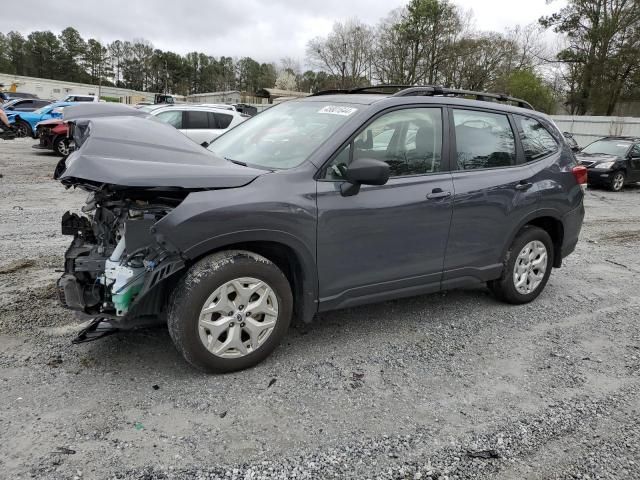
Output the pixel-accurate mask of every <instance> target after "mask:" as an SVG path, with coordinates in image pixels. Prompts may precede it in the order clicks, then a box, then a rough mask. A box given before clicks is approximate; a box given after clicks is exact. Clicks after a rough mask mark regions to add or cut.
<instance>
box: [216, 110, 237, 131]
mask: <svg viewBox="0 0 640 480" xmlns="http://www.w3.org/2000/svg"><path fill="white" fill-rule="evenodd" d="M214 115H215V117H216V123H217V125H218V126H217V127H215V128H223V129H224V128H229V125H231V121H232V120H233V115H226V114H224V113H217V112H216V113H214Z"/></svg>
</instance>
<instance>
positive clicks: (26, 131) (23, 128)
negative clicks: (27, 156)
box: [16, 120, 33, 137]
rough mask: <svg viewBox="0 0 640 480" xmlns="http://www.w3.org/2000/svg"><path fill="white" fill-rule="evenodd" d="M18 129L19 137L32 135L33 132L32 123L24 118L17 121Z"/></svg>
mask: <svg viewBox="0 0 640 480" xmlns="http://www.w3.org/2000/svg"><path fill="white" fill-rule="evenodd" d="M16 131H17V134H18V137H31V136H32V132H33V131H32V130H31V125H29V124H28V123H27V122H25V121H24V120H18V121H17V122H16Z"/></svg>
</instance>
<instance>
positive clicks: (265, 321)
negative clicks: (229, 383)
mask: <svg viewBox="0 0 640 480" xmlns="http://www.w3.org/2000/svg"><path fill="white" fill-rule="evenodd" d="M261 283H262V284H264V287H258V285H259V284H261ZM254 288H256V289H257V290H255V291H256V292H257V293H251V292H252V291H253V290H252V289H254ZM239 290H241V291H240V292H239ZM256 295H258V296H259V298H260V300H259V301H258V300H256ZM232 297H234V298H232ZM238 299H240V300H239V301H237V300H238ZM243 303H246V304H247V305H246V306H245V305H243ZM252 305H253V307H254V308H255V310H256V311H258V310H261V312H262V313H260V312H256V311H254V312H250V311H249V309H250V308H251V306H252ZM206 307H208V310H212V312H207V313H204V315H202V314H203V312H202V310H203V309H205V308H206ZM227 307H229V308H227ZM245 307H246V308H245ZM226 310H231V311H230V312H226ZM220 311H224V312H223V313H219V312H220ZM264 312H269V313H264ZM273 312H275V314H273ZM292 312H293V296H292V293H291V286H290V285H289V281H288V280H287V278H286V277H285V275H284V274H283V273H282V271H280V269H279V268H278V267H277V266H276V265H274V264H273V263H272V262H270V261H269V260H267V259H266V258H264V257H261V256H260V255H256V254H254V253H251V252H247V251H241V250H229V251H225V252H219V253H215V254H213V255H209V256H208V257H205V258H203V259H202V260H200V261H199V262H198V263H196V264H195V265H193V266H192V267H191V268H190V269H189V271H188V272H187V273H186V274H185V275H184V276H183V277H182V278H181V279H180V280H179V282H178V284H177V285H176V287H175V288H174V290H173V292H172V293H171V296H170V298H169V306H168V316H167V324H168V327H169V335H170V336H171V339H172V340H173V343H174V344H175V346H176V348H177V350H178V351H179V352H180V353H181V354H182V356H183V357H184V358H185V359H186V360H187V361H188V362H189V363H191V364H192V365H194V366H195V367H197V368H199V369H201V370H204V371H206V372H212V373H226V372H233V371H237V370H243V369H245V368H249V367H252V366H254V365H256V364H258V363H260V362H261V361H262V360H264V359H265V358H266V357H267V356H269V354H270V353H271V352H272V351H273V350H274V349H275V348H276V347H277V346H278V344H279V343H280V341H281V340H282V338H283V337H284V335H285V334H286V332H287V330H288V328H289V324H290V323H291V316H292ZM201 315H202V319H201ZM243 315H244V316H243ZM260 317H261V318H262V319H260ZM245 322H246V323H245ZM265 325H273V326H272V327H271V328H269V327H265ZM250 326H251V327H250ZM214 329H215V330H214ZM260 330H261V331H260ZM252 332H253V333H252ZM256 332H258V333H256ZM247 337H248V338H247ZM207 342H208V345H209V346H207V345H206V343H207ZM225 346H226V347H225ZM225 348H226V349H225ZM214 351H217V352H218V353H214Z"/></svg>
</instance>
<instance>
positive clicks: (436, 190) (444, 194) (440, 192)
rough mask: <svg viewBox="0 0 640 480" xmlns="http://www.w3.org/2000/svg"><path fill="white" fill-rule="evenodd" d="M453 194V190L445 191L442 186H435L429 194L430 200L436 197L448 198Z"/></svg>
mask: <svg viewBox="0 0 640 480" xmlns="http://www.w3.org/2000/svg"><path fill="white" fill-rule="evenodd" d="M450 196H451V192H445V191H443V190H442V189H441V188H434V189H433V190H431V193H430V194H428V195H427V199H428V200H434V199H436V198H447V197H450Z"/></svg>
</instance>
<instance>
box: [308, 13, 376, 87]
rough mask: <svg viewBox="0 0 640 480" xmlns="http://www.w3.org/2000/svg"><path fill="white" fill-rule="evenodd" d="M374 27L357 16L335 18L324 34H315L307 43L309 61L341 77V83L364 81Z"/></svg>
mask: <svg viewBox="0 0 640 480" xmlns="http://www.w3.org/2000/svg"><path fill="white" fill-rule="evenodd" d="M373 44H374V33H373V29H372V28H371V27H369V26H368V25H365V24H363V23H362V22H360V21H359V20H356V19H353V20H349V21H347V22H345V23H340V22H337V23H335V24H334V25H333V30H332V31H331V33H329V35H328V36H327V38H321V37H317V38H314V39H313V40H311V41H309V43H308V44H307V60H308V62H309V63H310V64H311V65H312V66H314V67H316V68H318V69H321V70H324V71H327V72H329V74H331V75H332V76H334V77H336V78H340V79H341V85H340V86H341V87H342V88H347V87H353V86H359V85H361V84H363V83H367V82H368V80H367V76H368V75H369V76H370V75H371V66H372V49H373Z"/></svg>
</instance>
